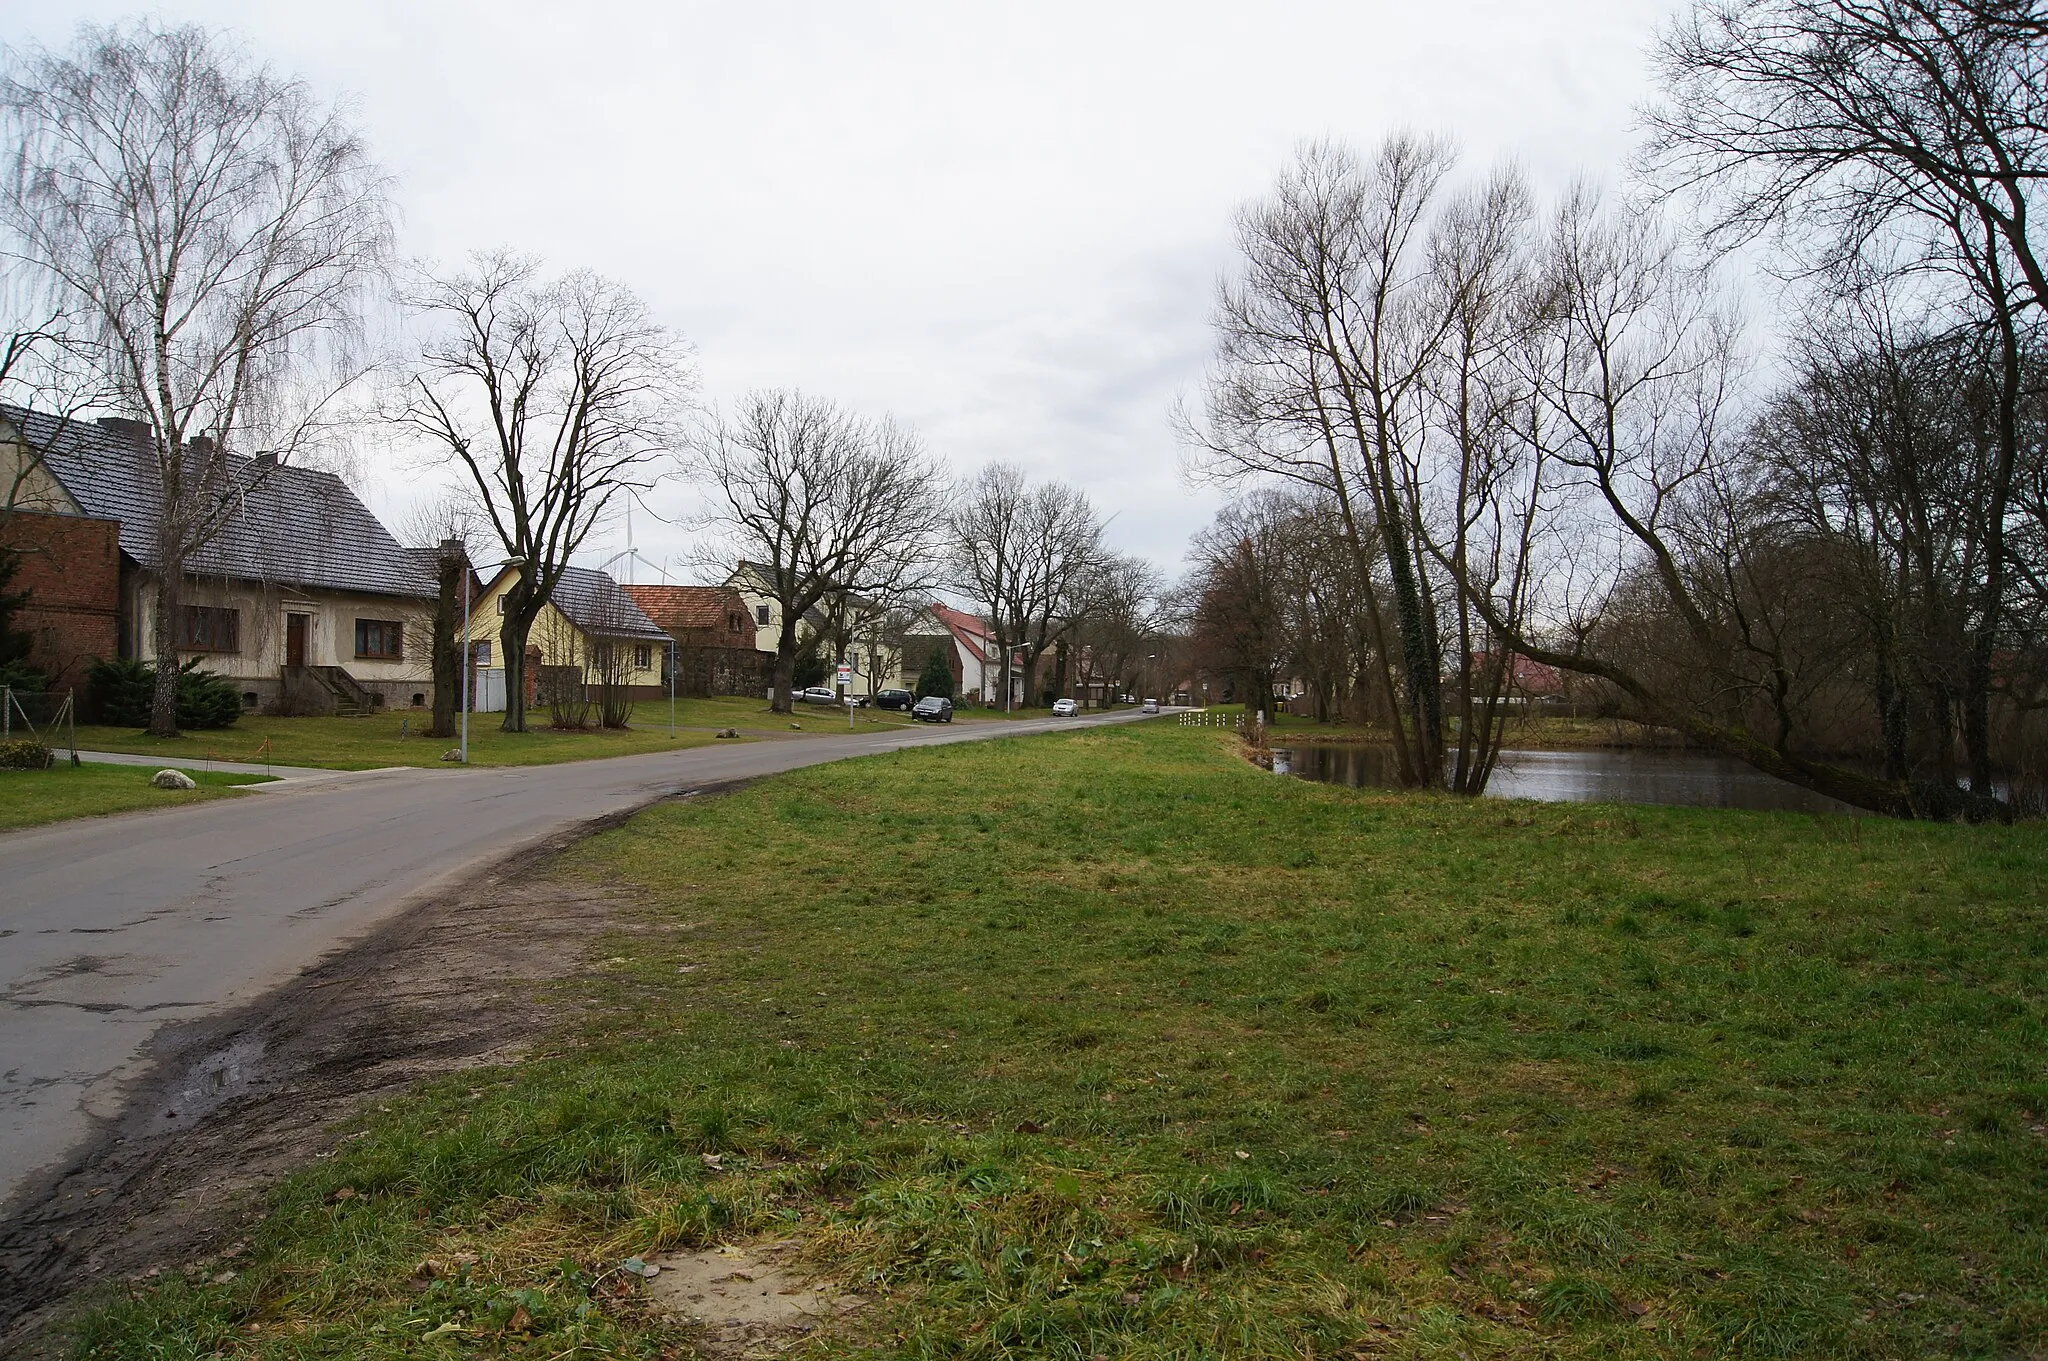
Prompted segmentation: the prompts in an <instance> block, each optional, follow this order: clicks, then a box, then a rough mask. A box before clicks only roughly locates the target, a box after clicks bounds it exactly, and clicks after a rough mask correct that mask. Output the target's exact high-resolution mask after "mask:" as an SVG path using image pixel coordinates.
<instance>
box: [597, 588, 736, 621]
mask: <svg viewBox="0 0 2048 1361" xmlns="http://www.w3.org/2000/svg"><path fill="white" fill-rule="evenodd" d="M623 589H624V590H625V592H626V594H627V595H629V596H631V597H632V598H633V603H634V604H636V605H638V606H639V607H640V609H641V611H642V612H643V613H645V614H646V615H647V617H648V618H649V619H652V620H653V621H654V622H655V623H657V624H659V625H661V626H662V627H663V628H665V629H724V628H725V627H726V617H727V616H728V615H733V614H738V615H745V614H746V613H747V604H746V601H745V600H744V599H742V598H741V596H740V593H739V592H738V591H735V590H733V589H732V588H731V587H730V586H627V587H624V588H623Z"/></svg>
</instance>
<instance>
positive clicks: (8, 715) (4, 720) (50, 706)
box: [0, 685, 79, 766]
mask: <svg viewBox="0 0 2048 1361" xmlns="http://www.w3.org/2000/svg"><path fill="white" fill-rule="evenodd" d="M0 742H40V743H42V745H44V746H46V747H48V748H49V749H50V750H51V751H59V752H63V753H65V754H66V755H68V756H70V758H71V764H72V765H74V766H75V765H77V764H78V763H79V761H78V721H77V706H76V705H75V704H74V702H73V695H72V692H71V691H69V690H17V689H15V688H14V687H13V686H11V685H5V686H0Z"/></svg>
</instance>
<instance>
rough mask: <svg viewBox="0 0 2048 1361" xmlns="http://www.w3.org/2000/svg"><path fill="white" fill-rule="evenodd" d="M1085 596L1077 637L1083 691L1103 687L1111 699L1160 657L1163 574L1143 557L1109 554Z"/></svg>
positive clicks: (1093, 573) (1089, 581) (1090, 580)
mask: <svg viewBox="0 0 2048 1361" xmlns="http://www.w3.org/2000/svg"><path fill="white" fill-rule="evenodd" d="M1083 591H1084V597H1085V599H1086V602H1087V604H1086V608H1085V609H1084V610H1083V611H1082V612H1081V617H1080V624H1079V627H1078V628H1077V629H1076V632H1075V643H1076V652H1077V656H1078V659H1079V660H1078V665H1077V667H1076V671H1077V672H1078V674H1079V678H1080V682H1081V685H1082V686H1083V687H1084V688H1086V687H1088V686H1091V685H1095V684H1100V685H1102V686H1104V687H1105V689H1106V690H1107V691H1108V692H1109V693H1110V695H1112V696H1113V695H1115V694H1120V693H1122V689H1121V687H1123V686H1125V685H1126V684H1127V683H1129V682H1131V681H1133V680H1134V679H1135V675H1136V670H1137V668H1136V663H1137V662H1138V661H1139V660H1140V659H1142V658H1143V657H1144V656H1145V655H1146V654H1147V653H1148V652H1157V651H1158V647H1157V645H1156V643H1157V636H1158V634H1159V632H1160V628H1161V623H1160V596H1161V592H1162V583H1161V581H1160V579H1159V571H1158V569H1157V568H1155V567H1153V565H1152V564H1151V563H1149V562H1147V561H1146V560H1145V559H1143V558H1141V557H1136V556H1134V555H1131V554H1126V553H1111V554H1106V555H1104V556H1103V558H1102V559H1101V560H1100V561H1099V562H1097V563H1096V565H1095V567H1094V569H1093V570H1092V571H1091V572H1090V573H1089V574H1088V579H1087V581H1086V583H1085V585H1084V588H1083Z"/></svg>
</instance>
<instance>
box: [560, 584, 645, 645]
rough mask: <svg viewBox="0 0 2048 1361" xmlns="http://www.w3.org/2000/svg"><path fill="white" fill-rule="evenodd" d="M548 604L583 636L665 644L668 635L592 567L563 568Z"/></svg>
mask: <svg viewBox="0 0 2048 1361" xmlns="http://www.w3.org/2000/svg"><path fill="white" fill-rule="evenodd" d="M548 601H549V603H551V604H552V605H553V606H554V607H555V608H556V609H558V610H560V611H561V612H562V613H563V614H565V615H567V616H568V617H569V622H570V623H572V624H574V625H575V626H576V627H577V628H580V629H582V630H583V631H584V632H585V633H590V634H596V635H598V636H600V637H605V638H646V639H649V640H651V641H652V640H659V641H661V642H667V641H668V634H667V633H666V632H664V631H663V629H662V627H661V626H660V625H659V624H657V623H655V622H654V621H653V620H652V619H649V618H648V617H647V616H646V614H645V613H643V612H642V611H641V609H640V607H639V606H638V605H636V604H634V603H633V599H632V597H631V596H629V595H627V594H626V593H625V591H624V590H623V589H621V588H620V586H619V583H618V582H616V581H614V580H612V579H611V577H610V576H609V575H607V574H606V573H604V572H600V571H597V570H595V569H594V568H589V567H564V568H563V569H562V579H561V580H560V581H558V582H556V583H555V590H554V594H552V595H550V596H549V597H548Z"/></svg>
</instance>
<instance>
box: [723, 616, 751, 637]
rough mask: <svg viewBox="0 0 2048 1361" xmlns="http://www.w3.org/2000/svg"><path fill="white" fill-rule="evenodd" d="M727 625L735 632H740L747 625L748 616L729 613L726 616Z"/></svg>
mask: <svg viewBox="0 0 2048 1361" xmlns="http://www.w3.org/2000/svg"><path fill="white" fill-rule="evenodd" d="M725 626H726V628H727V629H729V630H730V631H732V632H733V633H738V632H739V631H740V630H742V629H744V628H745V627H746V626H747V617H746V616H745V615H743V614H728V615H727V616H725Z"/></svg>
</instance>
